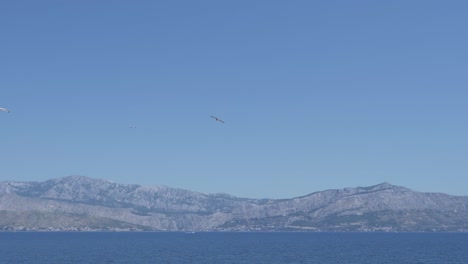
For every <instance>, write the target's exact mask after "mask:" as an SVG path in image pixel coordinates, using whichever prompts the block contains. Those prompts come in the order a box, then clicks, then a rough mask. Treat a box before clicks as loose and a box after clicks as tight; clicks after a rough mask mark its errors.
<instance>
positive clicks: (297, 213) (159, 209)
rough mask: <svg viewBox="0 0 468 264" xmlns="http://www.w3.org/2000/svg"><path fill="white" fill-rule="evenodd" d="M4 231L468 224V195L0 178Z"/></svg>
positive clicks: (463, 228)
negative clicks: (284, 193) (260, 191)
mask: <svg viewBox="0 0 468 264" xmlns="http://www.w3.org/2000/svg"><path fill="white" fill-rule="evenodd" d="M0 230H5V231H12V230H15V231H18V230H29V231H186V232H193V231H408V232H409V231H411V232H413V231H460V232H467V231H468V196H452V195H448V194H442V193H422V192H417V191H414V190H411V189H408V188H405V187H401V186H395V185H391V184H389V183H381V184H378V185H374V186H369V187H356V188H344V189H336V190H325V191H320V192H314V193H311V194H308V195H305V196H301V197H295V198H291V199H250V198H240V197H235V196H232V195H228V194H204V193H199V192H193V191H188V190H183V189H176V188H170V187H166V186H142V185H135V184H118V183H114V182H111V181H107V180H101V179H93V178H88V177H84V176H69V177H63V178H57V179H51V180H47V181H43V182H14V181H5V182H0Z"/></svg>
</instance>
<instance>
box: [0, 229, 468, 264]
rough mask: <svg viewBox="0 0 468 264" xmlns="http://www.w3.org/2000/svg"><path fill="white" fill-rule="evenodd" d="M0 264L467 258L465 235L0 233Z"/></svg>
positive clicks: (429, 262)
mask: <svg viewBox="0 0 468 264" xmlns="http://www.w3.org/2000/svg"><path fill="white" fill-rule="evenodd" d="M0 263H2V264H3V263H7V264H15V263H34V264H42V263H44V264H45V263H47V264H55V263H60V264H64V263H80V264H82V263H137V264H145V263H173V264H185V263H203V264H209V263H213V264H214V263H216V264H221V263H232V264H241V263H249V264H250V263H255V264H258V263H265V264H266V263H268V264H276V263H278V264H279V263H304V264H305V263H320V264H327V263H334V264H335V263H344V264H358V263H359V264H363V263H392V264H395V263H412V264H417V263H421V264H422V263H424V264H444V263H464V264H465V263H466V264H468V233H325V232H310V233H309V232H238V233H237V232H214V233H212V232H197V233H182V232H0Z"/></svg>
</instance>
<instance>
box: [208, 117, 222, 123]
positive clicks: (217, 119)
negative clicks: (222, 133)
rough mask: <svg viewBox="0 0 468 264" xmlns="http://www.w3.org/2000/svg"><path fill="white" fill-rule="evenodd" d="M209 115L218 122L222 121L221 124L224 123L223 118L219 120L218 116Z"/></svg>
mask: <svg viewBox="0 0 468 264" xmlns="http://www.w3.org/2000/svg"><path fill="white" fill-rule="evenodd" d="M211 117H212V118H214V119H215V120H216V121H218V122H221V123H223V124H224V121H223V120H221V119H219V118H217V117H216V116H211Z"/></svg>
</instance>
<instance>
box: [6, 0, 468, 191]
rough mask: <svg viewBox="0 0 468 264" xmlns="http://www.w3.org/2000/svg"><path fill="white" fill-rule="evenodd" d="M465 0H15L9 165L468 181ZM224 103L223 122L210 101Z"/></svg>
mask: <svg viewBox="0 0 468 264" xmlns="http://www.w3.org/2000/svg"><path fill="white" fill-rule="evenodd" d="M467 11H468V2H467V1H432V0H424V1H422V0H414V1H407V0H395V1H375V0H372V1H371V0H368V1H362V0H356V1H348V0H323V1H320V0H317V1H310V0H307V1H301V0H298V1H276V0H268V1H265V0H259V1H245V0H238V1H220V0H216V1H215V0H213V1H211V0H201V1H188V0H172V1H150V0H141V1H116V0H113V1H110V0H103V1H90V0H83V1H63V0H62V1H59V0H57V1H51V0H43V1H32V0H18V1H1V2H0V33H1V41H0V107H4V108H7V109H9V110H10V111H11V113H6V112H1V111H0V129H1V137H0V150H1V151H0V181H44V180H48V179H52V178H58V177H65V176H69V175H83V176H88V177H92V178H99V179H107V180H111V181H113V182H117V183H125V184H126V183H131V184H141V185H150V186H151V185H166V186H169V187H174V188H182V189H188V190H192V191H198V192H202V193H228V194H231V195H235V196H240V197H250V198H292V197H297V196H302V195H306V194H308V193H312V192H316V191H321V190H326V189H339V188H344V187H357V186H370V185H375V184H379V183H382V182H389V183H391V184H394V185H400V186H405V187H407V188H411V189H414V190H417V191H423V192H443V193H448V194H453V195H468V187H467V186H468V102H467V101H468V86H467V84H468V74H467V72H468V48H467V47H468V31H467V28H468V16H466V14H467ZM212 115H213V116H217V117H219V118H221V119H222V120H224V122H225V123H224V124H223V123H221V122H216V121H215V120H214V119H213V118H211V117H210V116H212Z"/></svg>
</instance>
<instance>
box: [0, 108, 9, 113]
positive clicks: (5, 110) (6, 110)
mask: <svg viewBox="0 0 468 264" xmlns="http://www.w3.org/2000/svg"><path fill="white" fill-rule="evenodd" d="M0 111H3V112H7V113H10V110H8V109H6V108H3V107H0Z"/></svg>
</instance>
